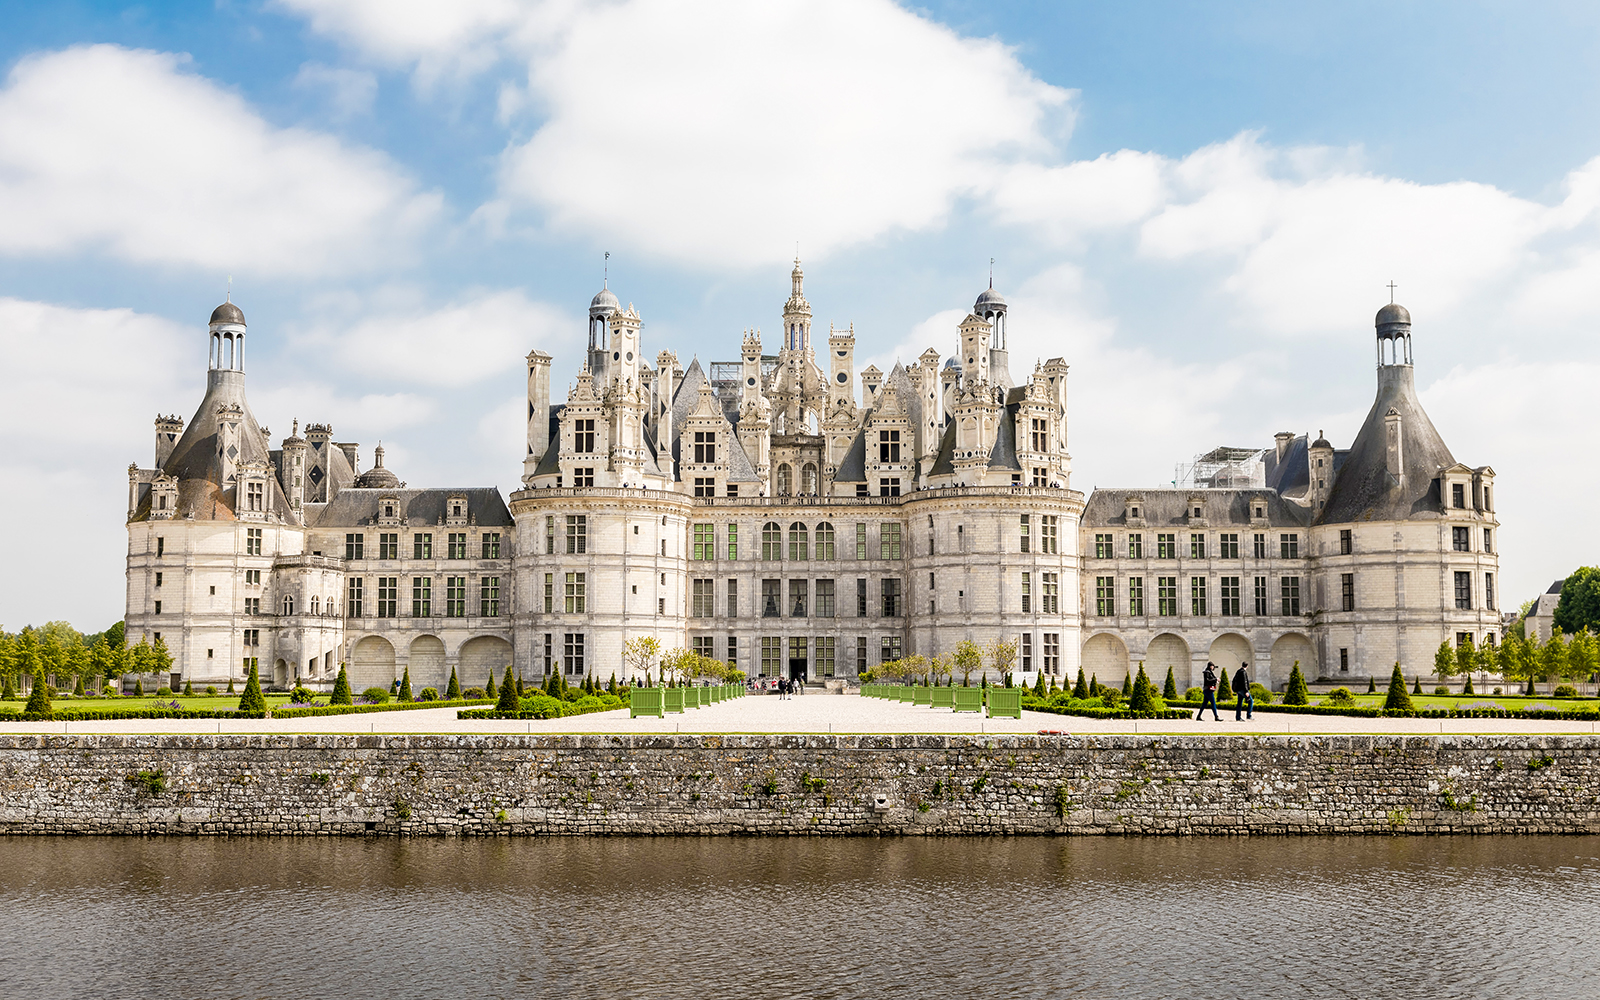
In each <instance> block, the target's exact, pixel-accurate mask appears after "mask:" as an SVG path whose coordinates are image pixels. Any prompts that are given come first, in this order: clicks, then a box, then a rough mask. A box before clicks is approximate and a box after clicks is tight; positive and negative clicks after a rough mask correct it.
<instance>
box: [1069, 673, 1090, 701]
mask: <svg viewBox="0 0 1600 1000" xmlns="http://www.w3.org/2000/svg"><path fill="white" fill-rule="evenodd" d="M1072 696H1073V697H1074V698H1076V699H1078V700H1079V701H1085V700H1087V699H1088V697H1089V684H1088V682H1087V681H1085V680H1084V679H1083V668H1082V667H1079V668H1078V683H1076V684H1074V685H1073V686H1072Z"/></svg>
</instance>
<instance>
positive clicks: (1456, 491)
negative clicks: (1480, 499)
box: [1450, 483, 1467, 510]
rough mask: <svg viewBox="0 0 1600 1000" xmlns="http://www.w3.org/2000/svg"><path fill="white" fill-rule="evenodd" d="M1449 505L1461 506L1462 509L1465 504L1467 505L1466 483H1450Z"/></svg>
mask: <svg viewBox="0 0 1600 1000" xmlns="http://www.w3.org/2000/svg"><path fill="white" fill-rule="evenodd" d="M1450 506H1452V507H1458V508H1461V509H1463V510H1465V509H1466V506H1467V484H1466V483H1451V484H1450Z"/></svg>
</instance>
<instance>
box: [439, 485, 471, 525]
mask: <svg viewBox="0 0 1600 1000" xmlns="http://www.w3.org/2000/svg"><path fill="white" fill-rule="evenodd" d="M467 509H468V507H467V498H466V497H465V496H463V495H461V494H459V493H457V494H454V495H452V496H449V497H447V498H445V504H444V511H445V523H446V524H449V525H452V526H456V527H459V526H461V525H464V524H466V523H467Z"/></svg>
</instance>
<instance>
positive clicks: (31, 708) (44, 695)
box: [22, 667, 50, 715]
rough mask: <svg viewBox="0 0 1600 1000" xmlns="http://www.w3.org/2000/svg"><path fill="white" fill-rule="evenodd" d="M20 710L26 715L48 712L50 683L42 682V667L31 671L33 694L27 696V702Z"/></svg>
mask: <svg viewBox="0 0 1600 1000" xmlns="http://www.w3.org/2000/svg"><path fill="white" fill-rule="evenodd" d="M22 711H23V712H24V713H25V714H27V715H49V714H50V685H48V684H46V683H45V682H44V668H43V667H40V668H39V669H38V670H36V671H34V673H33V694H31V695H29V696H28V704H27V705H26V706H25V707H24V708H23V709H22Z"/></svg>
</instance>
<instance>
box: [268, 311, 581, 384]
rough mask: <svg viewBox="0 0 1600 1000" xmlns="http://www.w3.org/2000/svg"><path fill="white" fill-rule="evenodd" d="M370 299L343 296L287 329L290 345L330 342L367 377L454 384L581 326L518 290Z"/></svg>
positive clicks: (554, 344) (564, 338) (490, 372)
mask: <svg viewBox="0 0 1600 1000" xmlns="http://www.w3.org/2000/svg"><path fill="white" fill-rule="evenodd" d="M371 301H374V302H381V305H371V304H369V300H367V299H360V298H346V299H344V300H343V301H342V302H341V303H340V304H339V305H338V306H330V307H329V308H325V309H322V310H320V311H319V320H318V322H317V325H315V326H311V327H308V328H304V329H301V330H297V331H293V332H292V333H291V337H292V339H293V340H294V341H295V343H296V345H297V347H300V348H303V349H307V350H316V351H321V350H324V349H327V350H330V351H331V353H332V357H333V358H334V359H335V360H337V361H338V362H339V363H340V364H342V365H343V366H345V367H346V369H347V370H350V371H353V372H360V373H361V377H362V378H363V379H365V380H368V381H372V380H376V381H383V380H388V379H394V380H398V381H401V382H409V383H413V384H418V385H429V386H442V387H460V386H466V385H471V384H473V383H476V382H480V381H483V380H484V379H487V378H490V377H493V376H497V375H502V374H504V373H505V372H506V371H507V370H508V369H515V368H516V367H517V364H518V361H519V359H521V358H522V357H523V356H524V355H526V354H527V353H528V352H529V351H531V350H533V349H534V348H535V347H537V348H539V349H541V350H545V351H549V352H551V353H554V352H555V351H556V350H557V349H558V348H559V347H560V346H562V345H564V344H566V343H567V342H569V341H575V340H576V339H577V337H578V336H579V335H580V334H581V333H582V332H583V330H584V322H583V320H582V319H579V318H577V317H575V316H572V315H569V314H568V313H566V312H563V311H562V310H560V309H557V308H555V307H554V306H550V305H547V304H545V303H543V302H536V301H533V300H531V299H529V298H528V297H527V296H525V295H524V294H523V293H522V292H521V291H495V292H477V293H471V292H469V293H468V294H466V295H465V296H463V297H462V298H461V299H460V300H458V301H456V302H454V303H451V304H449V305H446V306H443V307H438V308H429V307H428V306H427V305H426V304H425V303H423V302H422V301H421V300H420V298H419V297H418V296H417V295H416V294H415V293H414V292H411V291H407V290H405V289H387V290H385V291H384V292H382V293H380V294H376V295H374V296H372V297H371Z"/></svg>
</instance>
